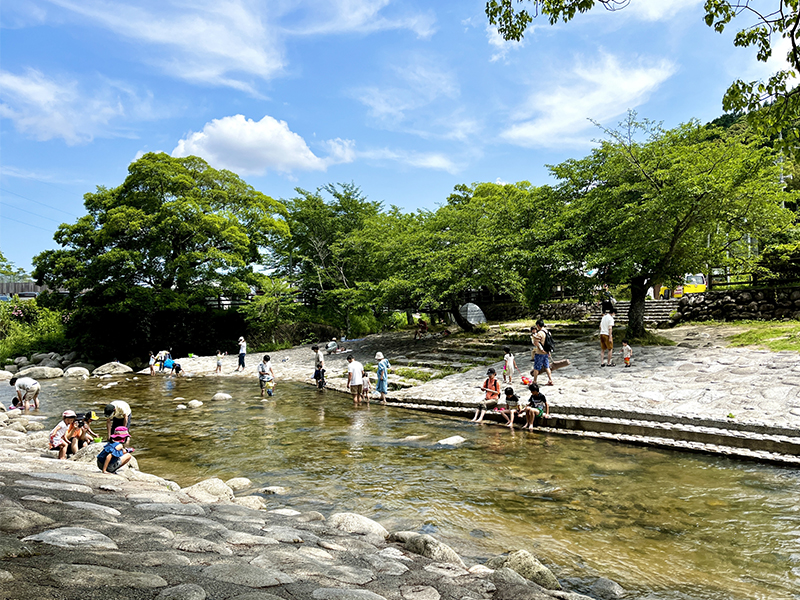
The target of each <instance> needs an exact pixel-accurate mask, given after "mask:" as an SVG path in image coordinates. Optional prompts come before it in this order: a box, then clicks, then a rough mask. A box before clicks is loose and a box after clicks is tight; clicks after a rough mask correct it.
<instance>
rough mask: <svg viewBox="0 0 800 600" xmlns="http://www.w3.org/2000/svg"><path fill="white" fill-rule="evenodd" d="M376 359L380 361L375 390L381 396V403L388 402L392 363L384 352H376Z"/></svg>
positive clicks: (377, 368)
mask: <svg viewBox="0 0 800 600" xmlns="http://www.w3.org/2000/svg"><path fill="white" fill-rule="evenodd" d="M375 360H377V361H378V366H377V367H376V369H375V370H376V372H377V374H378V383H377V385H376V386H375V391H376V392H378V393H379V394H380V396H381V404H386V393H387V392H388V391H389V369H391V368H392V365H390V364H389V359H388V358H384V356H383V352H378V353H377V354H375Z"/></svg>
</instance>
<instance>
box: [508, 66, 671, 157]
mask: <svg viewBox="0 0 800 600" xmlns="http://www.w3.org/2000/svg"><path fill="white" fill-rule="evenodd" d="M674 72H675V66H674V65H673V64H672V63H671V62H670V61H668V60H659V61H646V60H639V61H636V60H630V59H628V60H626V61H625V62H624V63H623V62H622V61H620V60H619V59H618V58H616V57H615V56H612V55H609V54H603V55H601V56H600V58H599V60H597V61H594V62H585V61H584V62H578V63H577V65H576V66H575V67H574V69H573V70H572V71H571V72H559V73H558V74H557V77H556V78H557V80H558V83H554V82H550V83H549V84H548V83H547V82H542V81H540V82H538V83H537V86H536V88H537V90H536V91H535V92H533V93H532V94H531V95H530V96H529V98H528V101H527V102H526V104H525V105H524V106H522V107H520V108H519V110H518V111H517V112H516V114H515V119H514V120H515V122H514V123H513V124H511V125H510V126H509V127H508V128H506V129H505V131H503V132H502V133H501V138H502V139H504V140H505V141H507V142H510V143H512V144H516V145H520V146H526V147H551V148H553V147H565V146H582V145H585V144H587V143H588V142H589V140H590V138H591V137H593V135H592V133H594V131H592V133H589V131H590V130H592V128H593V126H592V124H591V123H590V121H589V120H590V119H591V120H596V121H599V122H607V121H608V120H609V119H612V118H614V117H616V116H618V115H621V114H623V113H624V112H625V111H626V110H628V109H629V108H635V107H636V106H638V105H640V104H642V103H644V102H646V101H647V99H648V98H649V97H650V95H651V94H652V93H653V92H654V91H655V90H656V89H658V87H659V86H660V85H661V84H662V83H664V82H665V81H666V80H667V79H669V78H670V77H671V76H672V75H673V73H674Z"/></svg>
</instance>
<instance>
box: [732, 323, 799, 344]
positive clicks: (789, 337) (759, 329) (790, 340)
mask: <svg viewBox="0 0 800 600" xmlns="http://www.w3.org/2000/svg"><path fill="white" fill-rule="evenodd" d="M748 326H749V324H748ZM728 341H729V342H730V345H731V346H759V347H761V348H766V349H768V350H772V351H773V352H780V351H781V350H794V351H796V352H800V322H797V321H790V322H788V323H774V324H773V323H770V324H769V325H767V324H766V323H764V322H760V323H757V324H753V326H752V328H751V329H748V330H747V331H744V332H742V333H739V334H736V335H734V336H731V337H730V338H729V339H728Z"/></svg>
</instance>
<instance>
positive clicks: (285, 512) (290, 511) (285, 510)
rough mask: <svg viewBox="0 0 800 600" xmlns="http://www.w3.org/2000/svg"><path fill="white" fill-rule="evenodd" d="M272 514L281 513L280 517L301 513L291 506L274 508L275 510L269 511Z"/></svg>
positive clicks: (295, 515)
mask: <svg viewBox="0 0 800 600" xmlns="http://www.w3.org/2000/svg"><path fill="white" fill-rule="evenodd" d="M269 512H270V513H271V514H273V515H281V516H282V517H297V516H299V515H301V514H303V513H301V512H300V511H299V510H295V509H293V508H276V509H275V510H271V511H269Z"/></svg>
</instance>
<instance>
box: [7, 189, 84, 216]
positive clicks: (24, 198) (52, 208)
mask: <svg viewBox="0 0 800 600" xmlns="http://www.w3.org/2000/svg"><path fill="white" fill-rule="evenodd" d="M0 191H2V192H5V193H6V194H13V195H15V196H19V197H20V198H22V199H23V200H29V201H30V202H35V203H36V204H41V205H42V206H44V207H46V208H49V209H50V210H57V211H58V212H62V213H64V214H65V215H69V216H70V217H73V218H75V214H73V213H70V212H67V211H65V210H61V209H60V208H56V207H54V206H50V205H49V204H45V203H44V202H39V201H38V200H34V199H33V198H28V197H27V196H23V195H22V194H18V193H17V192H12V191H11V190H7V189H4V188H1V187H0Z"/></svg>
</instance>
